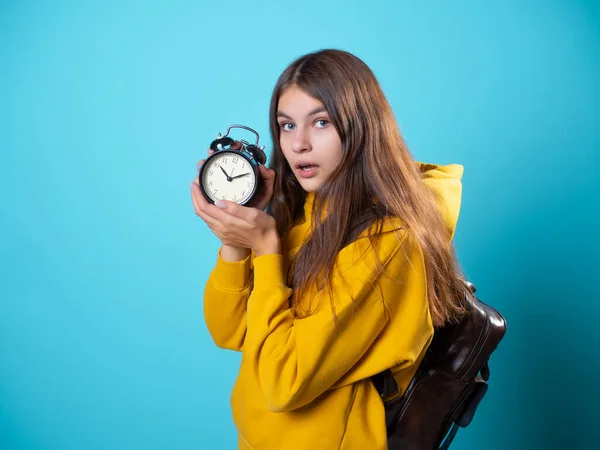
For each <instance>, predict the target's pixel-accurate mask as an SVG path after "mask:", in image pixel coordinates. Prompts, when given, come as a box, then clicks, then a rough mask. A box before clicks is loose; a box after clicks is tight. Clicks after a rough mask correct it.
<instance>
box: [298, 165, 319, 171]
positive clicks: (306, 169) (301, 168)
mask: <svg viewBox="0 0 600 450" xmlns="http://www.w3.org/2000/svg"><path fill="white" fill-rule="evenodd" d="M316 167H318V166H316V165H314V164H301V165H299V166H298V168H299V169H300V170H301V171H304V172H308V171H310V170H312V169H314V168H316Z"/></svg>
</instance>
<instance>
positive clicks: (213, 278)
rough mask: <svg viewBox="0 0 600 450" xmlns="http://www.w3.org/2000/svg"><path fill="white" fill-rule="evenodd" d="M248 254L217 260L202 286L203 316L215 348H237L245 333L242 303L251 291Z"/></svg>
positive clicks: (244, 308)
mask: <svg viewBox="0 0 600 450" xmlns="http://www.w3.org/2000/svg"><path fill="white" fill-rule="evenodd" d="M252 279H253V277H252V255H249V256H248V257H247V258H246V259H244V260H243V261H238V262H228V261H225V260H224V259H223V258H221V255H220V253H219V254H218V255H217V263H216V265H215V268H214V269H213V271H212V272H211V274H210V275H209V277H208V280H207V282H206V286H205V288H204V319H205V321H206V326H207V328H208V331H209V333H210V335H211V336H212V338H213V340H214V342H215V344H216V345H217V346H218V347H221V348H225V349H229V350H237V351H241V350H242V348H243V344H244V338H245V336H246V304H247V302H248V298H249V297H250V292H251V291H252Z"/></svg>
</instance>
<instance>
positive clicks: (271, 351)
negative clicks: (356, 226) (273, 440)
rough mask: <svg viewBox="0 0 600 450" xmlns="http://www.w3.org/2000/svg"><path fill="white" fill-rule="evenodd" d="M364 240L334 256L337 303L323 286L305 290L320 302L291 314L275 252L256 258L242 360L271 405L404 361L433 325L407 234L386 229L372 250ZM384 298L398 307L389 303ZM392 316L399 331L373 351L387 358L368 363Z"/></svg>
mask: <svg viewBox="0 0 600 450" xmlns="http://www.w3.org/2000/svg"><path fill="white" fill-rule="evenodd" d="M365 241H367V242H368V239H359V240H357V241H355V243H353V244H351V245H350V246H349V247H345V248H344V249H342V251H341V252H340V254H339V255H338V259H337V262H336V267H335V268H334V273H333V292H332V294H333V295H332V297H331V298H333V300H334V305H335V308H333V307H332V304H331V299H330V296H329V292H327V291H326V290H321V291H318V292H315V293H313V295H314V297H311V299H312V300H314V303H312V304H317V305H320V307H319V308H317V310H316V312H314V313H313V314H312V315H310V316H308V317H304V318H296V317H295V316H294V314H293V312H292V310H291V309H290V308H289V307H288V299H289V298H290V296H291V294H292V291H291V289H290V288H288V287H287V286H286V285H285V282H284V280H285V278H284V273H283V270H282V257H281V255H275V254H272V255H262V256H259V257H257V258H256V259H255V261H254V271H255V272H254V274H255V284H254V290H253V292H252V294H251V295H250V299H249V300H248V329H247V333H246V340H245V343H244V359H245V361H246V363H247V364H250V365H251V367H252V371H253V373H254V376H255V377H256V379H257V380H258V384H259V386H260V388H261V391H262V392H263V395H264V396H265V400H266V403H267V406H268V408H269V409H270V410H272V411H275V412H282V411H290V410H294V409H297V408H300V407H302V406H305V405H307V404H309V403H310V402H311V401H313V400H314V399H315V398H317V397H318V396H319V395H321V394H322V393H324V392H325V391H327V390H329V389H332V388H334V387H335V386H336V385H338V386H339V385H340V383H341V382H342V381H343V380H344V379H348V378H349V377H350V378H352V379H354V378H356V374H357V373H358V372H360V373H361V374H362V375H363V378H364V377H368V376H370V375H374V374H375V373H376V372H377V370H383V369H384V368H386V367H391V366H393V365H394V364H397V363H399V362H400V361H403V362H406V363H407V364H410V363H411V362H414V361H415V360H416V359H417V357H418V355H419V354H420V353H421V352H422V351H423V346H424V345H425V344H426V343H427V342H428V339H429V337H430V335H431V325H430V320H429V316H428V311H429V310H428V307H427V299H426V294H425V290H424V288H423V286H424V273H423V271H422V270H421V264H420V263H419V261H420V259H419V258H420V255H421V254H420V253H419V251H418V250H417V249H416V247H414V246H412V245H411V246H406V245H404V244H405V243H406V242H407V241H408V240H407V239H406V234H404V235H402V234H401V235H400V236H397V235H396V233H388V234H386V235H385V238H384V237H382V238H381V239H380V241H379V244H378V246H377V249H373V248H372V247H371V246H368V245H366V244H365ZM369 248H370V250H369ZM400 249H402V251H400ZM357 255H362V257H360V258H359V259H357ZM377 260H379V263H380V264H381V266H382V269H383V272H382V271H381V270H380V268H379V267H378V266H379V265H378V264H377ZM384 298H385V299H387V301H391V302H393V303H394V305H402V306H393V307H391V308H390V307H388V305H387V301H384V300H383V299H384ZM394 311H397V312H398V311H399V313H395V312H394ZM334 313H335V318H336V320H334V318H333V314H334ZM390 322H393V328H394V329H398V330H403V332H402V335H401V336H399V338H398V339H397V340H395V341H394V343H393V345H390V346H389V348H387V351H385V352H383V351H375V353H378V354H379V355H380V356H381V355H385V356H384V357H385V358H386V359H387V360H386V361H383V360H381V361H378V362H377V363H376V364H371V365H370V369H369V368H368V367H365V361H366V360H367V361H368V360H371V362H372V360H373V358H372V356H373V355H372V353H373V352H372V351H371V350H372V349H373V347H375V346H377V344H376V342H377V341H378V339H379V338H380V337H381V336H382V334H384V333H385V330H386V328H387V327H388V325H390ZM379 350H380V349H379ZM380 359H381V358H380ZM376 366H377V368H376ZM359 368H360V370H358V369H359ZM369 370H371V371H372V373H370V374H369V373H368V372H369ZM350 374H352V375H350Z"/></svg>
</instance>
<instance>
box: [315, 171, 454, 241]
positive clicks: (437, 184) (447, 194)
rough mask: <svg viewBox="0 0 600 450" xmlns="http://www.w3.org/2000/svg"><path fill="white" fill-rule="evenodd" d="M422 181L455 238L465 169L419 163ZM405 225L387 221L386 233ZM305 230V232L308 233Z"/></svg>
mask: <svg viewBox="0 0 600 450" xmlns="http://www.w3.org/2000/svg"><path fill="white" fill-rule="evenodd" d="M417 165H418V167H419V171H420V173H421V179H422V180H423V182H424V183H425V185H426V186H427V187H428V188H429V189H431V190H432V191H433V192H434V194H435V198H436V203H437V205H438V208H439V210H440V212H441V214H442V217H443V219H444V222H445V224H446V226H447V227H448V230H449V231H450V239H451V240H452V238H453V237H454V232H455V230H456V224H457V222H458V215H459V213H460V205H461V197H462V181H461V180H462V175H463V171H464V168H463V166H462V165H460V164H448V165H438V164H431V163H423V162H417ZM314 196H315V194H314V193H313V192H310V193H308V194H307V197H306V203H305V204H304V213H305V218H306V217H310V215H311V213H312V205H313V202H314ZM403 224H404V223H403V222H402V221H400V220H399V219H397V218H396V219H394V220H390V221H387V222H386V223H385V224H384V228H383V230H384V231H389V230H393V229H398V228H400V227H401V226H402V225H403ZM306 231H307V230H304V231H303V232H306Z"/></svg>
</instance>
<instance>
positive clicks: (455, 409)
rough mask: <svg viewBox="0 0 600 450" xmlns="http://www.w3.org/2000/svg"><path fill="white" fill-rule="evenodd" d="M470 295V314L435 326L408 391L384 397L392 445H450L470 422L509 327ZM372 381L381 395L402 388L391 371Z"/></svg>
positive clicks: (405, 449)
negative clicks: (458, 321)
mask: <svg viewBox="0 0 600 450" xmlns="http://www.w3.org/2000/svg"><path fill="white" fill-rule="evenodd" d="M467 285H468V286H469V288H470V290H471V292H472V293H473V294H475V286H474V285H473V284H471V283H468V282H467ZM472 297H473V299H472V302H471V303H472V311H471V313H470V314H469V315H467V316H466V317H465V318H464V319H463V320H462V321H461V322H460V323H458V324H456V325H447V326H444V327H443V328H439V329H436V330H435V332H434V335H433V340H432V342H431V345H430V346H429V349H428V350H427V353H426V355H425V357H424V358H423V361H422V362H421V364H420V365H419V368H418V369H417V372H416V374H415V376H414V377H413V379H412V381H411V382H410V384H409V386H408V387H407V389H406V392H404V393H403V394H402V395H401V396H398V395H397V396H396V397H395V398H392V399H391V400H384V405H385V414H386V425H387V433H388V450H446V449H447V448H448V447H449V446H450V443H451V442H452V439H454V436H455V434H456V432H457V430H458V427H463V428H464V427H466V426H467V425H469V424H470V423H471V420H472V419H473V415H474V414H475V410H476V409H477V406H478V405H479V402H480V401H481V399H482V398H483V396H484V395H485V393H486V392H487V388H488V384H487V380H488V379H489V376H490V370H489V367H488V360H489V358H490V355H491V353H492V352H493V351H494V350H495V349H496V347H497V346H498V343H499V342H500V341H501V340H502V338H503V337H504V334H505V332H506V321H505V320H504V317H502V315H501V314H500V313H499V312H498V311H496V310H495V309H493V308H491V307H490V306H488V305H486V304H485V303H483V302H482V301H481V300H479V299H478V298H477V297H475V295H473V296H472ZM372 380H373V383H374V384H375V387H376V388H377V390H378V391H379V393H380V395H381V397H382V398H383V399H388V398H390V397H393V394H394V392H397V391H398V387H397V385H396V382H395V381H394V378H393V377H392V374H391V372H390V371H389V370H388V371H385V372H382V373H380V374H378V375H376V376H375V377H372ZM444 438H445V439H444Z"/></svg>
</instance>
